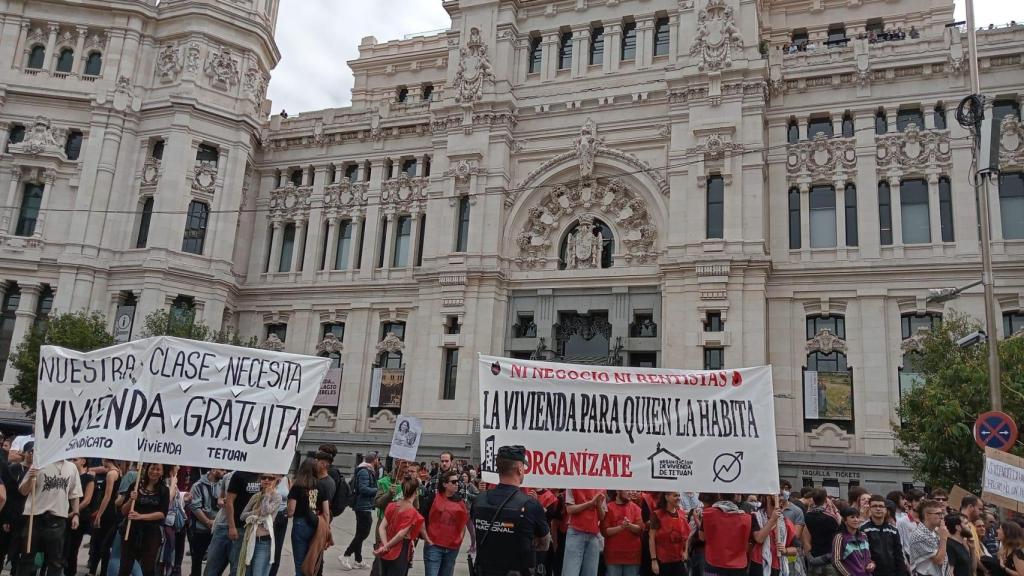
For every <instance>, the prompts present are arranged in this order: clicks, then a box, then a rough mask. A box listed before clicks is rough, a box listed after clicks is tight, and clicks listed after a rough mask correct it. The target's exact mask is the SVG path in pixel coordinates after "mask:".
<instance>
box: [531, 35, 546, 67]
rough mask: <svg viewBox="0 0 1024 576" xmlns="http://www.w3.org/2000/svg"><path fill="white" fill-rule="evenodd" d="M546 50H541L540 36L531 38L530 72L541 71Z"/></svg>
mask: <svg viewBox="0 0 1024 576" xmlns="http://www.w3.org/2000/svg"><path fill="white" fill-rule="evenodd" d="M543 56H544V51H543V50H541V45H540V36H534V37H532V38H530V69H529V72H530V74H538V73H540V66H541V63H542V58H543Z"/></svg>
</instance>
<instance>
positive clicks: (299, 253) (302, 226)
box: [290, 219, 306, 273]
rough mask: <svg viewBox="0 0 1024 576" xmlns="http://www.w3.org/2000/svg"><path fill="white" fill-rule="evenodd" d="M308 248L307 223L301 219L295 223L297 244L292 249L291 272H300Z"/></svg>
mask: <svg viewBox="0 0 1024 576" xmlns="http://www.w3.org/2000/svg"><path fill="white" fill-rule="evenodd" d="M305 248H306V221H305V220H302V219H299V220H297V221H296V222H295V244H294V248H292V262H291V270H290V272H292V273H295V272H298V271H299V268H300V265H301V263H302V258H303V256H305Z"/></svg>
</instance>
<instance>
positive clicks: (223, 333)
mask: <svg viewBox="0 0 1024 576" xmlns="http://www.w3.org/2000/svg"><path fill="white" fill-rule="evenodd" d="M142 336H143V337H144V338H148V337H150V336H176V337H178V338H188V339H190V340H201V341H207V342H216V343H218V344H231V345H232V346H244V347H247V348H256V347H257V345H258V344H259V340H258V339H257V338H256V337H255V336H253V337H252V338H249V339H247V340H243V339H242V337H241V336H240V335H239V334H238V332H235V331H234V330H232V329H230V328H225V329H222V330H212V329H210V327H209V326H207V325H206V323H205V322H203V321H202V320H200V321H198V322H197V321H196V318H195V311H194V310H189V311H187V312H168V311H167V310H156V311H153V312H151V313H150V314H149V315H148V316H146V319H145V320H143V321H142Z"/></svg>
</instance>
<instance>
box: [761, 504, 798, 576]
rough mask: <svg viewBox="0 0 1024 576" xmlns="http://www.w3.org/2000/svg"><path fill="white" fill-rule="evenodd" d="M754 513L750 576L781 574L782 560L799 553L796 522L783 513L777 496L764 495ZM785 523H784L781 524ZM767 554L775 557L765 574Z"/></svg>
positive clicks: (777, 575) (775, 575) (776, 575)
mask: <svg viewBox="0 0 1024 576" xmlns="http://www.w3.org/2000/svg"><path fill="white" fill-rule="evenodd" d="M758 502H759V503H760V506H758V509H757V511H756V512H754V514H753V516H754V518H753V527H752V529H753V531H754V546H753V547H751V549H750V576H779V570H780V566H781V564H780V561H781V560H782V558H784V557H785V556H787V555H791V554H792V555H795V554H796V553H797V549H796V548H795V547H794V546H793V539H794V538H795V537H796V525H794V524H793V523H792V522H790V520H789V519H788V518H786V517H785V516H783V515H782V509H781V508H779V507H777V506H776V505H775V504H776V500H775V497H774V496H761V497H760V498H759V499H758ZM780 522H781V525H780ZM765 557H770V558H771V570H770V572H769V573H768V574H765V570H764V566H765Z"/></svg>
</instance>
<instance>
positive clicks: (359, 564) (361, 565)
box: [355, 562, 370, 570]
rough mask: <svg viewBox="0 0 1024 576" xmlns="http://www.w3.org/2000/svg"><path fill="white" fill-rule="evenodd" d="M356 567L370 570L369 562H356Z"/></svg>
mask: <svg viewBox="0 0 1024 576" xmlns="http://www.w3.org/2000/svg"><path fill="white" fill-rule="evenodd" d="M355 567H356V568H359V569H360V570H369V569H370V565H369V564H367V563H366V562H356V563H355Z"/></svg>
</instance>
